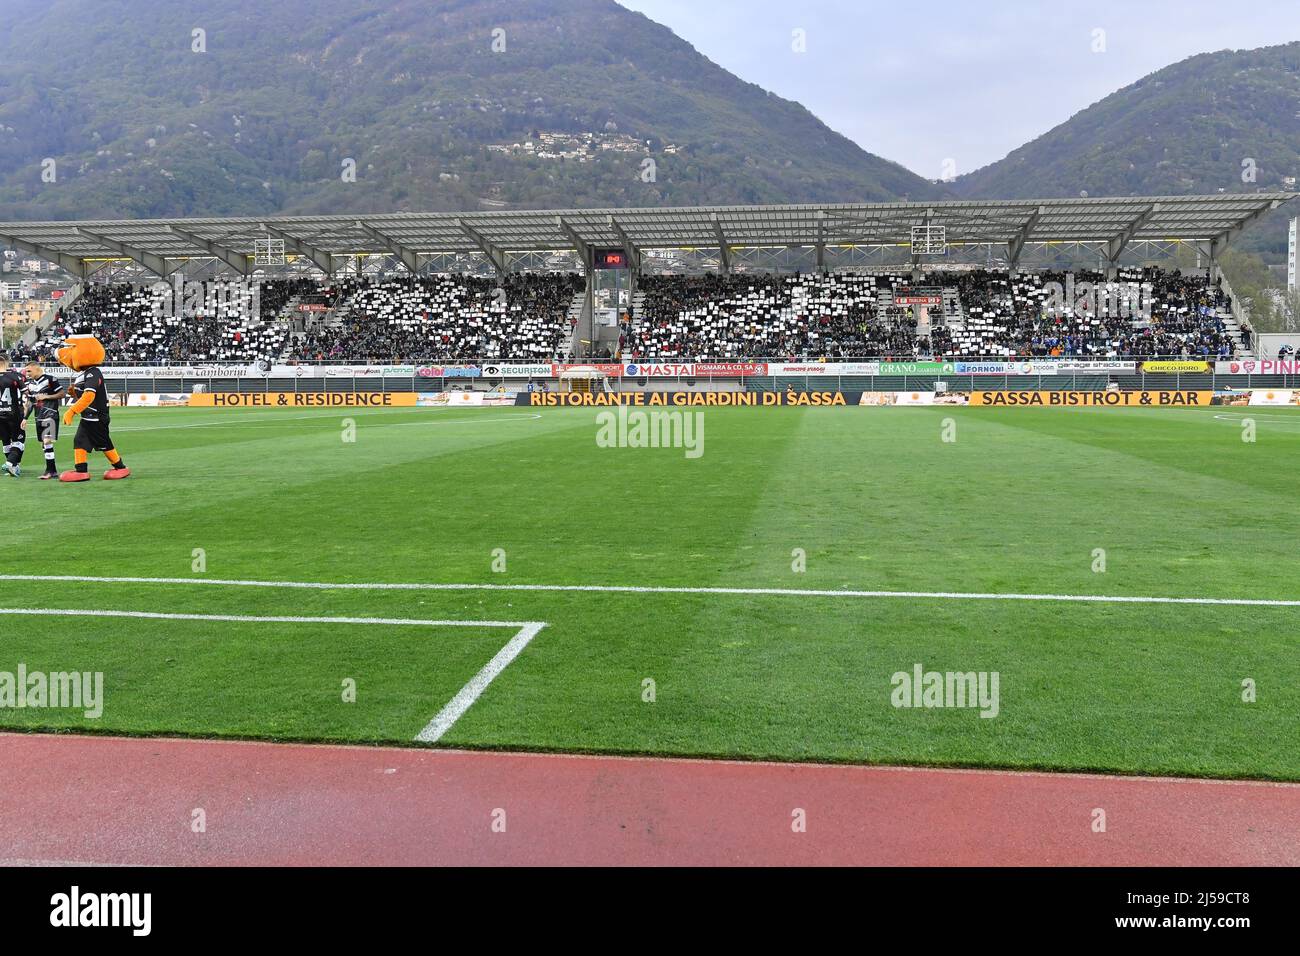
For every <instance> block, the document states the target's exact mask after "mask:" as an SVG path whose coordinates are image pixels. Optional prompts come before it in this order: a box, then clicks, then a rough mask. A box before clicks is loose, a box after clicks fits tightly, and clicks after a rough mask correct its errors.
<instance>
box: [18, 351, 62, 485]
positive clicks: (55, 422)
mask: <svg viewBox="0 0 1300 956" xmlns="http://www.w3.org/2000/svg"><path fill="white" fill-rule="evenodd" d="M24 371H25V372H26V373H27V400H28V401H29V402H31V403H32V411H33V412H35V414H36V437H37V438H39V439H40V440H41V444H42V445H43V446H44V448H45V472H44V474H42V475H41V479H42V480H48V479H50V478H57V477H59V470H58V469H57V468H56V467H55V466H54V442H55V441H56V440H57V439H58V437H59V399H61V398H62V397H63V396H64V394H65V392H64V389H63V386H62V385H61V384H59V380H58V379H57V378H55V377H54V376H53V375H50V374H49V373H48V372H46V371H45V370H44V369H43V368H41V367H40V365H38V364H37V363H36V362H32V363H31V364H30V365H28V366H27V368H26V369H25V370H24Z"/></svg>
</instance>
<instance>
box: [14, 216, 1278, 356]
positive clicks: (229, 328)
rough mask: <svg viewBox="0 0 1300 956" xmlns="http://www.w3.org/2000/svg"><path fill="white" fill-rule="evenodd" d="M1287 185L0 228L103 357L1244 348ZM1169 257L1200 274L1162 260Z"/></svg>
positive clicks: (1075, 352) (27, 350)
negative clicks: (1242, 288) (1267, 218)
mask: <svg viewBox="0 0 1300 956" xmlns="http://www.w3.org/2000/svg"><path fill="white" fill-rule="evenodd" d="M1293 195H1294V194H1291V193H1253V194H1252V193H1247V194H1220V195H1214V196H1191V197H1146V198H1139V197H1125V198H1111V199H1101V198H1098V199H1070V200H1042V201H996V202H935V203H878V204H830V205H799V206H752V207H716V208H664V209H604V210H571V211H536V212H532V211H512V212H484V213H464V214H391V215H383V216H371V217H363V218H357V217H332V216H311V217H275V218H265V219H251V218H236V219H190V220H157V221H118V222H107V221H105V222H44V223H29V224H5V225H0V243H3V244H7V245H9V246H12V247H13V248H15V249H17V250H21V251H24V252H27V253H30V254H33V255H38V256H41V257H43V258H45V259H47V260H49V261H51V262H54V263H56V264H57V265H59V266H60V267H61V268H62V269H64V270H65V271H67V272H68V273H70V274H72V275H73V276H74V277H75V278H76V279H77V280H79V281H78V284H77V285H75V286H74V287H73V289H72V290H70V294H69V295H68V296H66V297H65V298H64V300H63V301H62V302H61V303H59V306H58V307H57V308H54V309H51V310H50V313H49V314H48V315H46V316H45V317H44V318H43V319H42V321H41V322H39V323H37V325H36V326H35V327H33V328H32V329H31V330H30V331H29V332H28V334H27V335H26V336H25V337H24V339H23V340H22V342H21V343H19V344H18V345H16V346H15V347H14V349H13V350H12V352H11V355H12V356H13V357H15V358H28V357H33V356H41V355H47V354H49V352H50V349H51V346H52V344H53V343H55V342H56V341H58V340H60V339H61V338H62V337H63V336H64V335H66V334H68V333H70V332H77V331H85V332H93V333H94V334H96V335H97V336H99V337H100V338H101V339H102V340H103V341H104V343H105V345H106V348H107V352H108V360H109V362H110V363H116V364H127V363H150V364H174V363H189V362H230V363H248V362H254V361H264V362H289V363H313V362H315V363H328V362H339V361H344V362H369V363H393V362H420V361H440V362H447V361H506V360H516V361H522V362H551V361H577V360H583V359H587V360H591V359H620V360H631V361H692V362H696V361H735V360H743V359H760V358H772V357H777V358H781V359H786V360H794V359H802V360H808V359H814V358H815V359H818V360H835V359H845V360H847V359H856V358H881V359H901V360H915V359H919V358H935V359H965V360H980V359H988V360H1005V359H1020V358H1060V357H1066V358H1116V357H1136V358H1150V357H1178V358H1197V359H1206V360H1220V359H1230V358H1236V357H1242V356H1251V355H1253V354H1254V352H1253V349H1254V344H1255V343H1254V341H1253V337H1252V333H1251V330H1250V328H1249V325H1248V322H1247V316H1246V314H1245V313H1244V311H1243V309H1242V304H1241V302H1240V301H1239V299H1238V297H1237V296H1236V295H1235V294H1234V293H1233V291H1232V289H1231V288H1230V287H1229V286H1228V285H1227V283H1226V280H1225V278H1224V276H1223V274H1222V271H1221V270H1220V269H1219V268H1218V262H1219V260H1220V258H1221V256H1222V254H1223V251H1224V250H1225V249H1226V248H1227V247H1228V245H1229V244H1230V243H1231V242H1232V240H1233V239H1235V238H1236V237H1237V236H1238V235H1239V234H1240V233H1241V231H1242V230H1243V229H1245V228H1246V227H1247V226H1249V224H1250V223H1252V222H1253V221H1255V220H1257V219H1258V218H1259V217H1260V216H1262V215H1264V214H1265V213H1266V212H1268V211H1269V210H1271V209H1274V208H1277V207H1278V206H1279V205H1281V204H1282V203H1284V202H1286V201H1288V200H1289V199H1291V198H1293ZM1180 250H1190V251H1192V252H1193V253H1194V255H1195V260H1196V263H1197V267H1196V268H1194V269H1187V270H1185V271H1179V270H1177V269H1163V268H1159V267H1157V266H1155V265H1153V263H1155V262H1158V261H1160V260H1161V259H1168V258H1170V257H1172V256H1173V255H1174V254H1176V253H1178V252H1179V251H1180Z"/></svg>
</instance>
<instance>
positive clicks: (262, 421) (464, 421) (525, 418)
mask: <svg viewBox="0 0 1300 956" xmlns="http://www.w3.org/2000/svg"><path fill="white" fill-rule="evenodd" d="M343 410H345V411H346V410H350V411H352V412H356V411H358V409H356V408H352V409H343ZM360 410H361V411H368V410H369V409H360ZM403 411H407V409H403ZM409 411H412V412H425V413H427V412H429V411H430V409H428V408H412V409H409ZM379 414H382V415H387V414H389V412H388V411H382V412H380V413H379ZM336 417H337V415H336V414H330V413H329V412H328V411H326V410H325V409H322V410H321V414H319V415H282V416H279V417H278V418H272V417H269V416H268V417H263V418H250V419H247V420H245V421H238V420H233V419H232V420H229V421H225V420H223V421H217V422H190V423H189V424H187V425H124V426H122V427H121V428H116V429H114V431H119V432H156V431H170V430H171V429H174V428H216V427H223V426H224V427H226V428H246V427H248V426H250V425H274V424H278V423H279V422H298V421H322V420H323V421H327V422H328V421H332V420H333V419H334V418H336ZM541 417H542V416H541V415H538V414H532V415H507V416H502V417H498V418H453V419H450V420H449V421H423V422H385V423H382V424H380V423H376V424H375V427H376V428H397V427H399V426H404V425H477V424H479V423H481V422H530V421H536V420H537V419H539V418H541Z"/></svg>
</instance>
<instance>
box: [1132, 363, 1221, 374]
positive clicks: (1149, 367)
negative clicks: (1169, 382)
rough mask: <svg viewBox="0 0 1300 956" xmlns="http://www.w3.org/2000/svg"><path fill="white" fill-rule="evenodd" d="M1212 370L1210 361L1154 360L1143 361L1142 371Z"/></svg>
mask: <svg viewBox="0 0 1300 956" xmlns="http://www.w3.org/2000/svg"><path fill="white" fill-rule="evenodd" d="M1209 370H1210V363H1209V362H1192V361H1181V360H1179V361H1154V362H1143V363H1142V371H1144V372H1165V373H1170V374H1172V373H1175V372H1208V371H1209Z"/></svg>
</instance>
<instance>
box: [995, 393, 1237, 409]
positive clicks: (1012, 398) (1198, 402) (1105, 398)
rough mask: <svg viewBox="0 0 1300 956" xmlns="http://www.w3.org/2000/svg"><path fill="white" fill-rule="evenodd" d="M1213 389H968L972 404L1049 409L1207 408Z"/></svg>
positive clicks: (1211, 401)
mask: <svg viewBox="0 0 1300 956" xmlns="http://www.w3.org/2000/svg"><path fill="white" fill-rule="evenodd" d="M1213 400H1214V393H1213V392H1208V391H1207V392H1189V391H1178V392H1163V391H1143V392H1067V391H1063V390H1062V391H1049V392H1014V391H1001V392H971V394H970V403H971V404H972V405H996V406H1001V407H1008V406H1017V407H1027V406H1042V407H1045V408H1046V407H1052V408H1154V407H1160V406H1164V407H1184V408H1208V407H1209V406H1210V405H1211V404H1212V403H1213Z"/></svg>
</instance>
